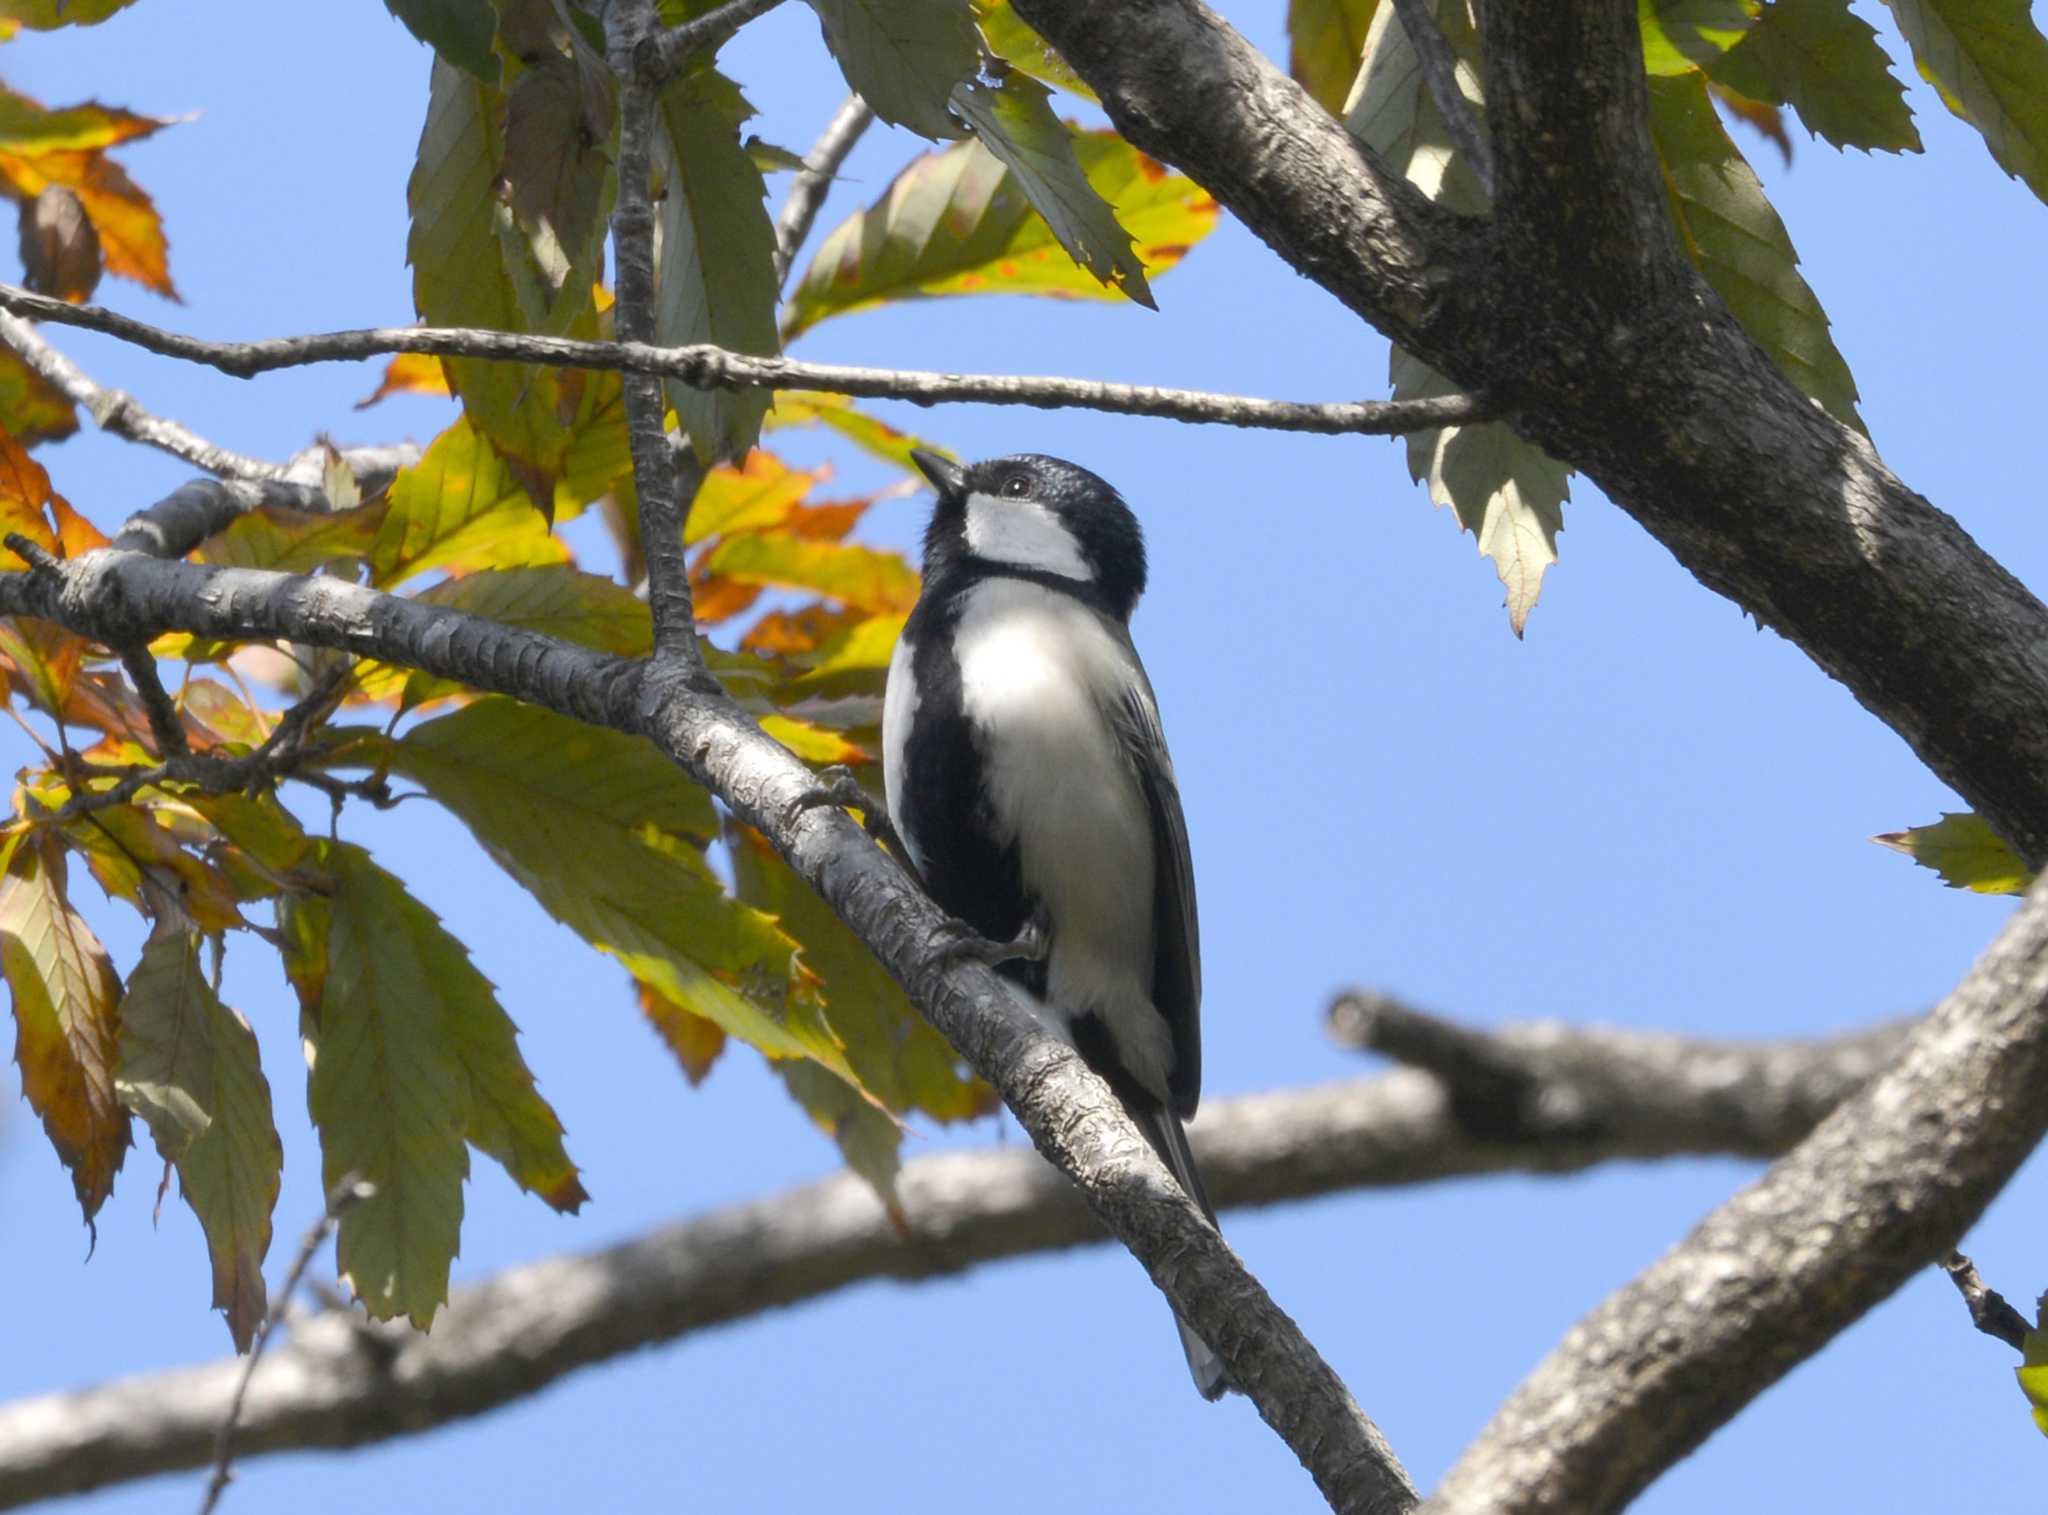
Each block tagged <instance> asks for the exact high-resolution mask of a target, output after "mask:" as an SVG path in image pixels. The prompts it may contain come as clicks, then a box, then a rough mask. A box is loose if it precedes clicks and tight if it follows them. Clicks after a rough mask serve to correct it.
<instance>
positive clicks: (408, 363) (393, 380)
mask: <svg viewBox="0 0 2048 1515" xmlns="http://www.w3.org/2000/svg"><path fill="white" fill-rule="evenodd" d="M450 393H452V391H451V390H450V389H449V388H448V371H447V370H446V369H444V368H443V367H442V366H441V360H440V359H439V358H437V357H435V356H434V355H433V354H432V353H424V352H402V353H400V354H399V355H398V356H397V357H395V358H393V359H392V360H391V361H390V362H389V363H388V364H386V365H385V368H384V381H383V382H382V383H381V384H379V385H378V386H377V387H376V389H374V390H373V391H371V392H370V393H369V394H367V395H365V396H363V398H362V399H360V400H358V401H356V409H357V410H368V409H369V408H370V407H371V406H372V405H375V404H376V403H377V402H378V401H379V400H381V399H383V398H384V397H385V396H386V395H445V394H450Z"/></svg>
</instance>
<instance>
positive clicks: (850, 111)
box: [775, 95, 875, 289]
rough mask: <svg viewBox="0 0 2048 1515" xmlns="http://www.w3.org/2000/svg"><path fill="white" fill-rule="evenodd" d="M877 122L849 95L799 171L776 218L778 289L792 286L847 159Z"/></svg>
mask: <svg viewBox="0 0 2048 1515" xmlns="http://www.w3.org/2000/svg"><path fill="white" fill-rule="evenodd" d="M874 119H875V113H874V112H873V111H871V110H869V109H868V103H867V101H865V100H863V99H861V97H860V96H859V95H848V96H847V97H846V103H845V104H843V105H841V106H840V107H839V110H838V113H837V114H835V115H834V116H833V117H832V120H831V122H830V123H829V124H827V126H826V127H825V130H824V132H823V133H822V134H821V135H820V136H819V138H818V140H817V142H816V143H815V144H814V145H813V146H812V148H811V150H810V151H809V152H808V153H806V154H805V155H804V166H803V167H802V168H800V169H798V170H797V175H796V178H795V179H794V180H793V181H792V182H791V184H790V186H789V197H788V198H787V199H785V200H784V201H783V202H782V210H781V212H780V213H779V214H778V215H777V216H776V217H775V287H776V288H777V289H780V288H781V287H782V286H783V285H784V284H785V283H787V282H788V279H789V267H790V263H791V262H792V261H793V260H794V259H795V257H796V254H797V249H798V248H800V247H802V246H803V245H804V238H806V237H808V236H809V235H810V234H811V226H812V225H813V223H815V222H816V221H817V219H818V212H819V211H820V210H822V209H824V206H825V197H826V196H827V195H829V194H830V193H831V192H832V181H833V180H834V179H835V178H837V177H838V175H839V170H840V169H841V168H842V167H844V166H845V164H846V158H847V155H848V154H849V153H851V152H852V151H853V149H854V145H855V144H856V143H858V142H859V141H860V139H861V136H862V134H863V133H865V132H866V131H867V129H868V127H869V125H870V124H871V123H872V122H873V121H874Z"/></svg>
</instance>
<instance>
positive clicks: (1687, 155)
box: [1650, 73, 1863, 431]
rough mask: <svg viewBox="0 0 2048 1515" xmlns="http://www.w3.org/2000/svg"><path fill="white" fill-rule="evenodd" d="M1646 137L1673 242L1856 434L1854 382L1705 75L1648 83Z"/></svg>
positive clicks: (1760, 340)
mask: <svg viewBox="0 0 2048 1515" xmlns="http://www.w3.org/2000/svg"><path fill="white" fill-rule="evenodd" d="M1650 136H1651V139H1652V142H1653V143H1654V145H1655V147H1656V149H1657V156H1658V159H1659V161H1660V162H1661V163H1662V164H1663V167H1664V183H1665V187H1666V189H1667V190H1668V192H1669V193H1668V197H1667V199H1668V203H1669V206H1670V209H1671V218H1672V221H1673V222H1674V223H1675V225H1676V226H1677V229H1678V235H1679V240H1680V241H1682V242H1683V243H1684V244H1685V248H1686V251H1687V252H1688V253H1689V254H1690V255H1691V257H1692V260H1693V262H1694V263H1695V264H1696V265H1698V267H1699V270H1700V272H1701V273H1703V274H1704V275H1706V279H1707V282H1708V283H1709V284H1711V285H1713V287H1714V292H1715V293H1716V294H1718V295H1719V296H1720V297H1721V299H1722V301H1723V302H1724V303H1726V305H1727V306H1728V309H1729V310H1730V311H1731V312H1732V313H1733V314H1734V316H1735V319H1736V320H1738V321H1740V322H1741V323H1742V328H1743V330H1744V331H1746V332H1748V333H1749V334H1750V336H1751V337H1752V338H1754V339H1755V341H1756V343H1757V345H1758V346H1759V347H1761V348H1763V350H1764V351H1765V352H1767V353H1769V354H1770V355H1771V357H1772V359H1773V360H1774V361H1775V362H1776V363H1777V364H1778V366H1779V367H1780V368H1782V369H1784V370H1785V372H1786V373H1787V374H1788V375H1789V376H1790V377H1791V379H1792V381H1793V383H1795V384H1797V385H1798V386H1799V387H1800V388H1801V389H1802V390H1804V391H1805V392H1806V393H1807V394H1808V395H1810V396H1811V397H1812V398H1814V399H1816V400H1818V401H1820V403H1821V404H1822V405H1823V406H1825V407H1826V408H1827V410H1828V411H1829V412H1830V413H1831V414H1832V415H1833V416H1834V417H1835V418H1836V419H1837V420H1840V421H1842V422H1843V423H1845V424H1846V425H1850V426H1854V427H1855V428H1857V430H1859V431H1860V430H1862V429H1863V422H1862V420H1861V418H1860V417H1858V416H1857V414H1856V381H1855V379H1854V378H1853V377H1852V376H1851V375H1850V373H1849V365H1848V363H1847V362H1846V361H1845V360H1844V359H1843V357H1842V355H1841V353H1840V352H1838V351H1837V350H1836V348H1835V343H1834V338H1833V337H1831V336H1830V335H1829V334H1828V318H1827V313H1826V312H1825V311H1823V310H1822V309H1821V306H1820V301H1819V300H1818V299H1817V298H1816V297H1815V296H1814V293H1813V291H1812V290H1811V289H1810V288H1808V287H1807V283H1806V280H1805V279H1803V278H1801V277H1800V275H1799V255H1798V253H1796V252H1794V251H1793V249H1792V239H1791V237H1790V236H1788V235H1787V234H1786V231H1785V223H1784V222H1782V221H1780V220H1779V219H1778V213H1777V211H1775V210H1773V209H1772V208H1771V202H1770V201H1769V200H1768V199H1767V198H1765V196H1764V191H1763V185H1762V184H1760V183H1759V182H1758V180H1757V177H1756V173H1755V171H1754V170H1752V169H1751V168H1750V166H1749V164H1748V163H1747V162H1746V161H1745V160H1744V158H1743V156H1742V154H1741V152H1740V151H1739V150H1738V149H1737V148H1736V146H1735V144H1734V142H1733V141H1731V140H1730V139H1729V136H1728V132H1727V130H1726V129H1725V128H1724V127H1723V126H1722V125H1721V118H1720V117H1719V116H1718V115H1716V114H1715V112H1714V102H1713V100H1712V98H1711V97H1710V96H1709V95H1708V93H1707V81H1706V79H1705V78H1704V77H1703V76H1701V75H1700V74H1697V73H1692V74H1685V75H1679V76H1675V77H1672V78H1663V79H1656V78H1653V79H1651V80H1650Z"/></svg>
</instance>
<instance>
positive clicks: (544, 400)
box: [406, 56, 574, 470]
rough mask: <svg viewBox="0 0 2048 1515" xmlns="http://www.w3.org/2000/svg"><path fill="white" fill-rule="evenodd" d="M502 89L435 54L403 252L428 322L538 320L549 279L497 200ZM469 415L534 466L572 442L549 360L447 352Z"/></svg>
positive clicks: (508, 327)
mask: <svg viewBox="0 0 2048 1515" xmlns="http://www.w3.org/2000/svg"><path fill="white" fill-rule="evenodd" d="M504 112H505V96H504V94H503V93H502V92H501V91H499V90H496V89H494V88H492V87H491V86H489V85H487V84H484V83H482V82H481V81H479V80H478V79H476V78H475V77H474V76H472V75H470V74H467V73H465V72H463V71H462V70H461V69H459V68H456V67H454V66H453V65H451V64H448V63H444V62H442V61H441V59H440V58H439V57H438V56H437V57H436V58H435V60H434V71H433V84H432V89H431V92H430V94H429V97H428V103H427V121H426V126H425V127H424V128H423V129H422V130H421V133H420V145H419V156H418V160H417V161H416V163H415V164H414V166H413V171H412V177H411V179H410V180H409V181H408V183H407V185H406V204H407V206H408V207H409V208H410V209H411V212H412V229H411V231H410V233H409V234H408V236H407V238H406V261H407V262H409V263H410V264H412V270H413V304H414V306H415V307H416V308H417V309H418V311H419V315H420V318H421V319H422V320H423V321H425V322H427V324H429V325H431V326H480V327H486V328H489V329H491V330H495V331H528V330H532V329H535V326H534V323H533V321H532V320H531V319H529V314H528V309H527V305H526V304H525V303H523V302H522V299H521V294H522V290H524V291H525V292H527V294H528V297H529V299H531V298H532V291H534V290H537V289H538V288H540V287H541V285H542V282H543V281H542V279H541V273H540V271H539V270H538V269H537V268H535V267H533V266H532V265H531V262H530V257H529V255H528V253H527V252H526V243H525V240H524V238H523V237H522V236H521V235H520V233H519V230H518V228H517V226H516V225H515V224H514V222H513V220H512V212H511V209H510V208H509V207H508V206H506V205H505V204H504V202H503V201H501V200H500V199H499V197H498V188H497V187H498V179H499V171H500V166H501V165H502V163H503V161H504V157H505V140H504V133H503V130H502V122H503V120H504ZM443 366H444V367H445V368H446V370H447V373H448V382H449V385H450V386H451V387H452V388H453V389H454V391H455V393H456V395H457V396H459V397H460V398H461V400H462V407H463V412H464V414H465V415H466V416H467V418H468V419H469V421H470V422H471V424H473V425H474V426H475V427H476V428H477V429H478V430H479V431H481V432H482V433H483V434H484V435H485V436H487V437H489V438H490V439H491V441H492V442H493V443H494V444H495V445H496V446H497V447H498V448H500V449H502V450H503V451H505V452H508V453H510V454H511V455H512V456H514V457H517V458H521V459H524V460H525V461H526V462H527V463H529V464H531V465H533V466H534V467H536V468H542V469H549V470H551V469H553V468H554V467H555V465H556V464H557V463H558V462H559V460H560V457H561V454H562V451H563V449H564V448H565V447H566V445H567V437H568V432H567V427H566V425H565V424H564V416H563V412H564V410H565V408H566V409H568V410H569V411H570V412H571V413H573V410H574V407H573V406H570V405H566V402H565V400H564V397H563V379H562V376H561V374H560V373H559V372H558V371H557V370H554V369H551V368H543V367H538V366H530V365H524V364H519V363H493V362H486V361H484V360H483V359H480V358H448V359H445V360H443Z"/></svg>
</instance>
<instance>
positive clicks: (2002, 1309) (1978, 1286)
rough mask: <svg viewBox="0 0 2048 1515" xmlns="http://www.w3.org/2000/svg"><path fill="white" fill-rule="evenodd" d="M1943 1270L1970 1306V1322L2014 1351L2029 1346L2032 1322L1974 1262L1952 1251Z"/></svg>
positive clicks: (1942, 1267) (2023, 1349) (1944, 1263)
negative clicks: (1985, 1276)
mask: <svg viewBox="0 0 2048 1515" xmlns="http://www.w3.org/2000/svg"><path fill="white" fill-rule="evenodd" d="M1941 1270H1942V1272H1944V1273H1946V1274H1947V1275H1948V1276H1949V1278H1950V1279H1951V1280H1953V1282H1954V1283H1955V1286H1956V1290H1957V1292H1958V1293H1960V1294H1961V1295H1962V1296H1963V1303H1964V1304H1965V1305H1966V1306H1968V1307H1969V1311H1970V1324H1972V1325H1974V1326H1975V1327H1976V1328H1977V1329H1978V1330H1980V1331H1982V1332H1983V1333H1984V1334H1985V1335H1986V1336H1995V1337H1997V1338H1998V1339H1999V1340H2000V1341H2002V1342H2004V1343H2005V1344H2006V1345H2007V1346H2009V1347H2011V1348H2012V1349H2013V1350H2014V1351H2015V1352H2024V1351H2026V1350H2027V1334H2028V1333H2029V1332H2030V1331H2032V1330H2033V1329H2034V1328H2033V1326H2032V1325H2031V1324H2030V1323H2029V1322H2028V1320H2027V1317H2026V1316H2024V1315H2022V1314H2020V1312H2019V1311H2017V1310H2015V1309H2014V1308H2013V1307H2012V1306H2011V1304H2009V1303H2008V1302H2007V1301H2006V1297H2005V1296H2004V1295H2003V1294H2001V1293H1999V1292H1998V1291H1997V1290H1996V1289H1994V1288H1992V1287H1991V1286H1990V1285H1989V1284H1987V1283H1985V1282H1984V1280H1983V1278H1982V1276H1980V1275H1979V1274H1978V1272H1977V1265H1976V1264H1975V1263H1973V1262H1971V1261H1970V1259H1969V1258H1967V1257H1965V1256H1963V1254H1962V1253H1960V1252H1951V1253H1949V1255H1948V1258H1947V1260H1946V1261H1944V1262H1943V1263H1942V1265H1941Z"/></svg>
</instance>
